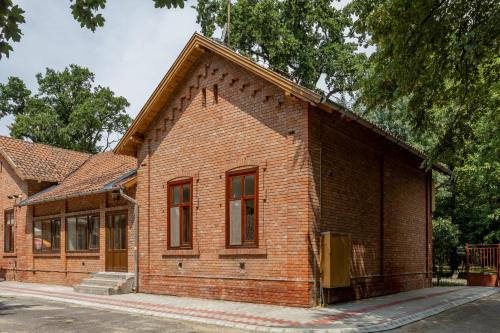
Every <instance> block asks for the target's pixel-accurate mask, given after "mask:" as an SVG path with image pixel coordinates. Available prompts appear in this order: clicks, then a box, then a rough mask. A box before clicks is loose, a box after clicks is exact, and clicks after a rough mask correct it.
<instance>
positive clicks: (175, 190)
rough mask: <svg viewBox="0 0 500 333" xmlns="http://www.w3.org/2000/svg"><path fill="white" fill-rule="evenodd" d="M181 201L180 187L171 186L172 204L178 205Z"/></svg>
mask: <svg viewBox="0 0 500 333" xmlns="http://www.w3.org/2000/svg"><path fill="white" fill-rule="evenodd" d="M180 203H181V187H180V186H174V187H172V204H173V205H178V204H180Z"/></svg>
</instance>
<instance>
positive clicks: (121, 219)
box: [106, 212, 128, 272]
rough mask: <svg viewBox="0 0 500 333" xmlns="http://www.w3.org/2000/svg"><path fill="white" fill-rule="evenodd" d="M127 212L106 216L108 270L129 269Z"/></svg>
mask: <svg viewBox="0 0 500 333" xmlns="http://www.w3.org/2000/svg"><path fill="white" fill-rule="evenodd" d="M127 221H128V217H127V212H116V213H111V214H108V215H107V217H106V271H107V272H126V271H127V261H128V260H127V258H128V256H127Z"/></svg>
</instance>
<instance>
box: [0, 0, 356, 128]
mask: <svg viewBox="0 0 500 333" xmlns="http://www.w3.org/2000/svg"><path fill="white" fill-rule="evenodd" d="M13 2H14V3H15V4H18V5H19V6H20V7H21V8H22V9H24V11H25V14H24V15H25V19H26V23H24V24H23V25H21V30H22V33H23V36H22V39H21V41H20V42H19V43H14V44H13V48H14V51H13V52H11V54H10V58H5V57H3V58H2V59H1V60H0V83H6V82H7V78H8V77H9V76H17V77H20V78H21V79H22V80H23V81H24V82H25V83H26V85H27V86H28V89H30V90H31V91H36V90H37V84H36V79H35V75H36V74H37V73H40V72H45V68H47V67H49V68H52V69H55V70H59V71H61V70H63V69H64V68H65V67H67V66H68V65H70V64H77V65H80V66H85V67H87V68H89V69H90V70H91V71H92V72H93V73H94V74H95V77H96V80H95V83H96V84H99V85H102V86H107V87H110V89H111V90H112V91H114V92H115V94H116V95H118V96H124V97H125V98H127V100H128V101H129V103H130V107H129V108H128V109H127V112H128V113H129V114H130V116H131V117H135V116H136V115H137V113H138V112H139V111H140V109H141V108H142V106H143V105H144V103H145V102H146V100H147V99H148V97H149V96H150V94H151V93H152V92H153V90H154V89H155V88H156V86H157V84H158V83H159V82H160V80H161V79H162V77H163V76H164V74H165V73H166V72H167V70H168V69H169V68H170V66H171V65H172V63H173V62H174V60H175V58H176V57H177V55H178V54H179V53H180V51H181V50H182V48H183V47H184V45H185V44H186V43H187V41H188V40H189V38H190V37H191V35H192V34H193V33H194V32H195V31H200V27H199V25H198V24H197V23H196V10H195V9H193V8H191V5H193V4H195V0H189V1H187V3H186V5H185V7H184V8H183V9H167V8H164V9H157V8H154V4H153V1H152V0H108V1H107V4H106V9H105V10H104V11H103V15H104V17H105V19H106V22H105V24H104V27H101V28H98V29H97V30H96V32H95V33H93V32H91V31H90V30H88V29H85V28H81V27H80V24H79V23H78V22H77V21H75V20H74V19H73V16H72V15H71V9H70V8H69V6H70V4H71V2H70V0H43V1H40V0H14V1H13ZM348 2H349V0H341V1H339V2H338V3H334V5H335V6H336V7H338V8H340V7H343V6H345V4H346V3H348ZM216 37H218V36H216ZM11 122H12V117H11V116H7V117H4V118H2V119H0V135H8V134H9V129H8V127H7V126H8V125H9V124H10V123H11Z"/></svg>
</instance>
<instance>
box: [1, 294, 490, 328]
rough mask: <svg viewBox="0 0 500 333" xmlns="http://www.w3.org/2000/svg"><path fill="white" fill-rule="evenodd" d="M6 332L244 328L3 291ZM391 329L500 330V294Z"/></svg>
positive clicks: (3, 323)
mask: <svg viewBox="0 0 500 333" xmlns="http://www.w3.org/2000/svg"><path fill="white" fill-rule="evenodd" d="M4 332H9V333H10V332H16V333H17V332H21V333H22V332H50V333H52V332H54V333H59V332H61V333H62V332H64V333H70V332H84V333H85V332H106V333H111V332H173V333H187V332H202V333H204V332H227V333H241V331H237V330H232V329H231V330H230V329H224V328H220V327H215V326H206V325H197V324H193V323H190V322H186V321H176V320H171V319H164V318H158V317H151V316H144V315H133V314H129V313H123V312H115V311H110V310H103V309H93V308H90V307H83V306H78V305H72V304H67V303H59V302H53V301H47V300H41V299H35V298H26V297H0V333H4ZM389 332H391V333H410V332H411V333H413V332H426V333H427V332H429V333H434V332H436V333H437V332H439V333H462V332H463V333H465V332H467V333H469V332H481V333H499V332H500V294H495V295H492V296H490V297H487V298H483V299H481V300H478V301H476V302H473V303H468V304H465V305H462V306H460V307H457V308H454V309H451V310H448V311H445V312H443V313H441V314H438V315H436V316H433V317H429V318H427V319H424V320H421V321H419V322H416V323H413V324H409V325H407V326H404V327H401V328H399V329H396V330H392V331H389Z"/></svg>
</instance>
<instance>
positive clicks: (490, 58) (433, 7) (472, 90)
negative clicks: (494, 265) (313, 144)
mask: <svg viewBox="0 0 500 333" xmlns="http://www.w3.org/2000/svg"><path fill="white" fill-rule="evenodd" d="M349 10H351V12H352V13H353V14H355V15H356V17H357V20H356V21H355V22H354V24H353V29H354V31H355V32H356V33H359V34H360V40H362V41H363V42H364V43H367V44H369V45H374V46H375V47H376V51H375V52H374V53H373V54H372V56H371V57H370V69H369V71H368V73H367V75H366V77H365V78H364V79H363V81H362V83H361V85H360V86H361V94H360V98H359V99H358V100H357V104H358V108H360V109H362V110H365V112H368V117H370V118H371V119H372V120H374V121H375V122H377V123H378V124H379V125H382V126H383V127H386V128H390V129H391V130H393V131H395V132H396V133H397V134H399V135H400V136H401V137H402V138H403V139H405V140H407V141H410V142H412V143H413V144H415V145H417V146H418V147H420V148H422V149H424V150H425V151H426V152H427V153H429V154H430V157H431V158H430V159H429V161H428V166H429V165H430V164H431V163H432V162H434V161H436V160H440V161H442V162H444V163H446V164H447V165H448V166H449V168H450V170H451V171H452V173H453V174H452V176H451V177H442V176H436V177H435V178H436V179H437V186H438V191H437V209H436V211H435V216H436V217H438V218H446V219H450V221H451V223H452V224H453V225H455V226H457V227H458V228H459V229H460V231H461V236H460V242H461V243H465V242H473V243H481V242H498V241H500V210H499V209H500V208H499V207H500V189H499V184H500V164H499V160H500V141H499V137H500V130H499V126H500V118H499V117H500V107H499V106H500V98H499V97H500V84H499V78H500V56H499V54H500V53H499V43H498V42H499V36H500V25H499V24H498V22H500V3H499V2H498V1H494V0H485V1H475V0H454V1H451V0H419V1H405V0H384V1H382V0H354V1H352V3H351V4H350V5H349Z"/></svg>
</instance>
